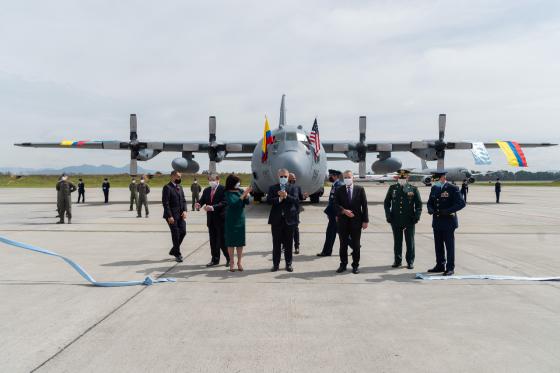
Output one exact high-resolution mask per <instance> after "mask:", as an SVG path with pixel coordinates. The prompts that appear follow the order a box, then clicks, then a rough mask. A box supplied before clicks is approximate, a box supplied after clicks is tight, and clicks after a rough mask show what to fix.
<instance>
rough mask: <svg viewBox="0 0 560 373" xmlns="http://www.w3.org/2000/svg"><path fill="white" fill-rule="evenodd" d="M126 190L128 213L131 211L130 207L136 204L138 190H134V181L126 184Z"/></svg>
mask: <svg viewBox="0 0 560 373" xmlns="http://www.w3.org/2000/svg"><path fill="white" fill-rule="evenodd" d="M128 190H130V211H132V206H135V207H136V205H137V204H138V188H136V179H132V180H131V181H130V184H128Z"/></svg>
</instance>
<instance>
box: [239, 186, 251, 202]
mask: <svg viewBox="0 0 560 373" xmlns="http://www.w3.org/2000/svg"><path fill="white" fill-rule="evenodd" d="M252 191H253V188H251V187H247V189H245V191H244V192H243V194H242V195H241V199H245V198H247V196H248V195H249V193H251V192H252Z"/></svg>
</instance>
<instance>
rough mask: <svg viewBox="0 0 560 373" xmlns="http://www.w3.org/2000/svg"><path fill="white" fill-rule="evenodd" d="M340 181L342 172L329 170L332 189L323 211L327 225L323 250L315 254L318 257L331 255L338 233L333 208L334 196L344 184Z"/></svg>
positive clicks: (335, 213)
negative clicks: (327, 219)
mask: <svg viewBox="0 0 560 373" xmlns="http://www.w3.org/2000/svg"><path fill="white" fill-rule="evenodd" d="M341 179H342V172H340V171H337V170H329V181H330V182H331V183H332V187H331V192H330V194H329V202H328V204H327V207H326V208H325V210H324V211H323V212H324V213H325V214H327V217H328V218H329V223H328V225H327V230H326V232H325V243H324V244H323V250H322V251H321V252H320V253H318V254H317V256H319V257H323V256H331V255H332V250H333V246H334V241H335V240H336V234H337V232H338V228H337V226H336V216H337V212H336V209H335V206H334V194H335V192H336V190H337V189H338V188H339V187H340V186H342V185H344V182H343V181H342V180H341Z"/></svg>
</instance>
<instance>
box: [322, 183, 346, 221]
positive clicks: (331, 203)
mask: <svg viewBox="0 0 560 373" xmlns="http://www.w3.org/2000/svg"><path fill="white" fill-rule="evenodd" d="M343 184H344V183H343V182H342V181H340V180H338V179H337V180H335V182H334V183H333V185H332V187H331V192H330V194H329V203H328V205H327V207H326V208H325V210H324V213H325V214H327V215H328V216H329V217H332V218H335V217H336V208H335V207H334V194H335V192H336V190H337V189H338V187H339V186H341V185H343Z"/></svg>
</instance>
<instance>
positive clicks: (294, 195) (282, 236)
mask: <svg viewBox="0 0 560 373" xmlns="http://www.w3.org/2000/svg"><path fill="white" fill-rule="evenodd" d="M288 176H289V171H288V170H286V169H283V168H282V169H280V170H278V181H279V183H278V184H275V185H272V186H271V187H270V188H269V189H268V194H267V196H266V201H267V202H268V204H270V205H272V208H271V209H270V215H269V217H268V224H270V228H271V231H272V263H273V266H272V269H271V271H272V272H276V271H278V268H279V267H280V258H281V256H282V246H284V259H285V260H286V271H288V272H293V270H294V269H293V267H292V248H293V243H294V230H295V227H296V226H297V225H298V216H299V202H300V198H299V192H298V189H297V188H294V187H293V186H292V185H290V184H289V183H288Z"/></svg>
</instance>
